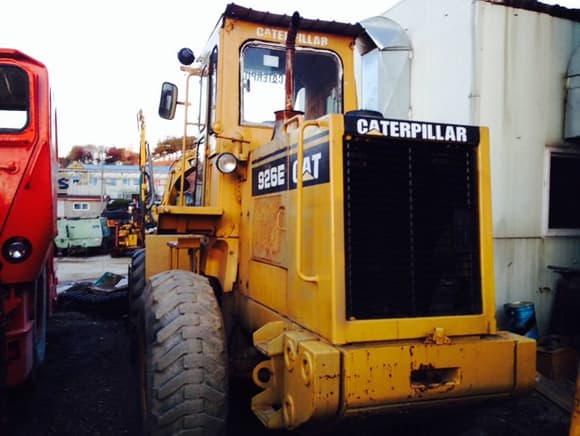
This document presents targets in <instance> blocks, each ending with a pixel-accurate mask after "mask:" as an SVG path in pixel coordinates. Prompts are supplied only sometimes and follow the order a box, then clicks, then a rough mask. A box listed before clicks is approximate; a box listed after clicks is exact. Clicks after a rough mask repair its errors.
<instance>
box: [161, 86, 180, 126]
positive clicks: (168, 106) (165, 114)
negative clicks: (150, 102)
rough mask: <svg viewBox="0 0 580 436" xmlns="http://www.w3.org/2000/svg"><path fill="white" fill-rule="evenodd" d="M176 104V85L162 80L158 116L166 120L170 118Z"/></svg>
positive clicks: (172, 115) (173, 113) (173, 114)
mask: <svg viewBox="0 0 580 436" xmlns="http://www.w3.org/2000/svg"><path fill="white" fill-rule="evenodd" d="M176 106H177V86H175V85H174V84H173V83H169V82H163V85H161V98H160V100H159V116H160V117H161V118H164V119H166V120H172V119H173V117H174V116H175V107H176Z"/></svg>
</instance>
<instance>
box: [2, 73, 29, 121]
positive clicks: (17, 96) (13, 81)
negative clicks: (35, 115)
mask: <svg viewBox="0 0 580 436" xmlns="http://www.w3.org/2000/svg"><path fill="white" fill-rule="evenodd" d="M28 94H29V89H28V75H27V74H26V72H25V71H24V70H22V69H20V68H18V67H15V66H12V65H2V64H0V131H2V130H8V131H18V130H22V129H23V128H24V127H26V125H27V123H28V111H29V103H28V101H29V98H28Z"/></svg>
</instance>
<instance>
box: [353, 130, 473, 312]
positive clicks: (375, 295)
mask: <svg viewBox="0 0 580 436" xmlns="http://www.w3.org/2000/svg"><path fill="white" fill-rule="evenodd" d="M344 175H345V177H344V179H345V186H344V193H345V210H344V214H345V243H346V253H345V254H346V277H345V279H346V292H347V295H346V300H347V313H346V315H347V317H348V318H356V319H372V318H399V317H421V316H439V315H459V314H472V313H481V283H480V267H479V236H478V211H477V204H478V203H477V196H478V192H477V178H476V150H475V149H474V148H473V147H472V146H458V145H455V144H441V143H428V142H405V141H391V140H385V138H382V137H377V139H369V137H368V136H367V137H353V138H352V139H350V140H348V141H345V143H344Z"/></svg>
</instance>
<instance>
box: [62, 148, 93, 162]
mask: <svg viewBox="0 0 580 436" xmlns="http://www.w3.org/2000/svg"><path fill="white" fill-rule="evenodd" d="M96 157H98V156H97V147H96V146H94V145H75V146H74V147H73V148H71V150H70V153H69V154H68V156H67V157H66V158H67V159H68V160H69V162H75V161H78V162H80V163H83V164H92V163H94V162H95V158H96Z"/></svg>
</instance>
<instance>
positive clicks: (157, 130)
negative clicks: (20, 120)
mask: <svg viewBox="0 0 580 436" xmlns="http://www.w3.org/2000/svg"><path fill="white" fill-rule="evenodd" d="M232 1H233V2H234V3H236V4H239V5H241V6H245V7H250V8H253V9H256V10H260V11H269V12H273V13H286V14H288V15H290V14H292V13H293V12H294V11H299V12H300V14H301V15H302V16H303V17H304V18H314V19H316V18H319V19H323V20H329V21H331V20H335V21H342V22H349V23H356V22H358V21H361V20H363V19H365V18H368V17H371V16H374V15H380V14H381V13H382V12H384V11H386V10H387V9H389V8H390V7H392V6H393V5H394V4H396V3H397V2H398V0H358V1H357V2H339V1H333V0H292V1H280V0H231V1H230V0H206V1H203V2H202V1H199V0H163V1H161V0H99V1H87V0H76V1H74V0H73V1H71V0H50V1H47V0H12V1H10V0H7V1H5V2H3V5H2V8H1V9H2V12H1V14H2V24H1V26H0V46H3V47H8V48H14V49H18V50H20V51H22V52H24V53H26V54H28V55H30V56H32V57H34V58H36V59H37V60H39V61H41V62H43V63H44V64H45V65H46V66H47V67H48V69H49V75H50V80H51V87H52V90H53V95H54V100H55V103H56V104H55V106H56V110H57V113H58V138H59V156H65V155H66V154H68V152H69V151H70V148H71V147H72V146H74V145H89V144H91V145H96V146H104V147H105V148H108V147H113V146H114V147H118V148H121V147H122V148H128V149H131V150H133V151H138V145H139V138H140V137H139V128H138V122H137V113H138V111H139V110H142V111H143V114H144V116H145V123H146V134H147V135H146V136H147V140H148V142H149V143H150V144H151V146H152V147H155V145H157V143H158V142H159V141H162V140H163V139H165V138H167V137H172V136H181V135H182V134H183V127H182V122H181V120H180V116H179V114H178V115H177V116H176V119H175V120H172V121H167V120H163V119H161V118H159V116H158V115H157V107H158V103H159V92H160V88H161V84H162V82H164V81H170V82H173V83H175V84H176V85H178V86H181V85H183V83H184V79H183V75H182V73H181V72H180V71H179V63H178V61H177V52H178V50H179V49H180V48H182V47H190V48H191V49H193V51H194V53H198V52H199V51H200V50H201V49H202V48H203V47H204V46H205V43H206V42H207V38H208V37H209V35H210V33H211V31H212V30H213V28H214V27H215V25H216V23H217V22H218V19H219V17H220V16H221V14H222V13H223V11H224V10H225V8H226V5H227V4H228V3H230V2H232ZM425 1H432V0H425ZM545 3H552V2H550V1H545ZM554 3H559V4H560V5H563V6H568V7H580V0H560V1H555V2H554Z"/></svg>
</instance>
